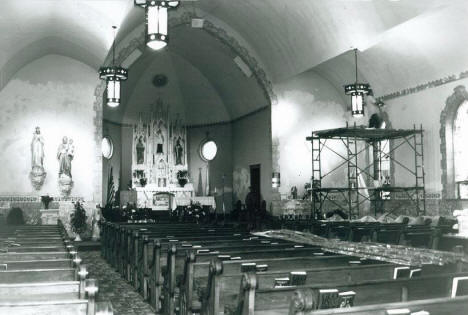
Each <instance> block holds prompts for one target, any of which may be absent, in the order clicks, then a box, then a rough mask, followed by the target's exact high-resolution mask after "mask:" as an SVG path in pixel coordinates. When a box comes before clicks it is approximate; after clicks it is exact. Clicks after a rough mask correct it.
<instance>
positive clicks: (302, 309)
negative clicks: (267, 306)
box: [272, 291, 468, 315]
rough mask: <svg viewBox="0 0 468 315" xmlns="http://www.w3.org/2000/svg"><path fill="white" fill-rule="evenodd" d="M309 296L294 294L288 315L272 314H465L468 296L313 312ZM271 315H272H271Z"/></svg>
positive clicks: (305, 293)
mask: <svg viewBox="0 0 468 315" xmlns="http://www.w3.org/2000/svg"><path fill="white" fill-rule="evenodd" d="M310 301H311V300H310V295H309V294H308V292H307V291H306V292H303V291H298V292H295V294H294V297H293V301H291V307H290V310H289V313H280V312H275V313H274V314H278V315H279V314H284V315H286V314H289V315H296V314H297V315H299V314H300V315H331V314H346V315H388V313H387V311H389V310H402V309H408V310H409V311H410V312H412V313H413V312H420V311H426V312H428V313H429V314H430V315H451V314H460V315H461V314H465V313H466V308H467V305H468V296H461V297H455V298H448V297H442V298H436V299H421V300H415V301H410V302H396V303H383V304H377V305H365V306H355V307H349V308H338V309H337V308H334V309H326V310H314V309H313V304H312V303H310ZM272 315H273V314H272Z"/></svg>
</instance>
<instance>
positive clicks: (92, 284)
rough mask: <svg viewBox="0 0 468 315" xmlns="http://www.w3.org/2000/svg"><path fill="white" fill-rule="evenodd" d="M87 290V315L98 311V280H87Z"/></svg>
mask: <svg viewBox="0 0 468 315" xmlns="http://www.w3.org/2000/svg"><path fill="white" fill-rule="evenodd" d="M85 290H86V293H87V295H88V311H87V314H86V315H94V314H95V313H96V293H97V292H98V287H97V280H96V279H88V280H86V289H85Z"/></svg>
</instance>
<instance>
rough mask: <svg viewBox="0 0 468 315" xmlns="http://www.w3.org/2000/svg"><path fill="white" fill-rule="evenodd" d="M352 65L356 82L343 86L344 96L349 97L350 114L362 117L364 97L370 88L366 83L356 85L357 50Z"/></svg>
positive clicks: (364, 103)
mask: <svg viewBox="0 0 468 315" xmlns="http://www.w3.org/2000/svg"><path fill="white" fill-rule="evenodd" d="M354 63H355V66H356V81H355V83H354V84H348V85H345V87H344V89H345V94H346V95H351V114H352V115H353V116H354V117H362V116H363V115H364V106H365V105H366V102H365V98H364V97H365V96H366V95H368V94H369V93H370V92H371V88H370V85H369V84H367V83H358V63H357V49H354Z"/></svg>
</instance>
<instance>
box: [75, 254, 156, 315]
mask: <svg viewBox="0 0 468 315" xmlns="http://www.w3.org/2000/svg"><path fill="white" fill-rule="evenodd" d="M80 256H81V258H82V259H83V264H86V265H87V268H88V272H89V275H88V278H94V279H97V280H98V281H99V282H98V285H99V292H98V296H97V301H110V302H111V303H112V306H113V308H114V315H154V314H155V313H154V312H153V311H152V310H151V307H150V306H149V304H148V303H146V302H144V301H143V298H142V297H141V295H139V294H138V293H137V292H136V291H135V289H134V288H133V287H132V286H131V285H130V284H128V283H127V282H125V281H124V280H123V279H122V277H121V276H120V275H119V274H118V273H117V272H116V271H114V269H113V268H112V267H111V266H109V265H108V264H107V263H106V261H105V260H104V259H102V258H101V252H99V251H86V252H81V253H80Z"/></svg>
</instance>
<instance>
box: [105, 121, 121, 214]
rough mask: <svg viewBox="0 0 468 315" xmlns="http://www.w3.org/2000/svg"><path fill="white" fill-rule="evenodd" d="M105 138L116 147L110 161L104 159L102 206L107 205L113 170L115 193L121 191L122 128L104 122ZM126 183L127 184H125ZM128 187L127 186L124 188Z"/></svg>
mask: <svg viewBox="0 0 468 315" xmlns="http://www.w3.org/2000/svg"><path fill="white" fill-rule="evenodd" d="M102 135H103V137H106V136H107V137H109V138H110V139H111V140H112V143H113V145H114V153H113V155H112V157H111V158H110V159H106V158H104V157H103V158H102V205H103V206H104V205H106V201H107V189H108V180H109V175H110V172H111V168H112V176H113V177H114V191H116V192H118V191H119V190H120V189H121V187H122V186H121V185H122V182H121V180H120V179H121V177H122V174H121V163H122V161H121V157H122V127H121V125H119V124H116V123H112V122H108V121H104V123H103V132H102ZM124 183H125V182H124ZM124 187H126V186H125V185H124V186H123V187H122V188H124Z"/></svg>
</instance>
